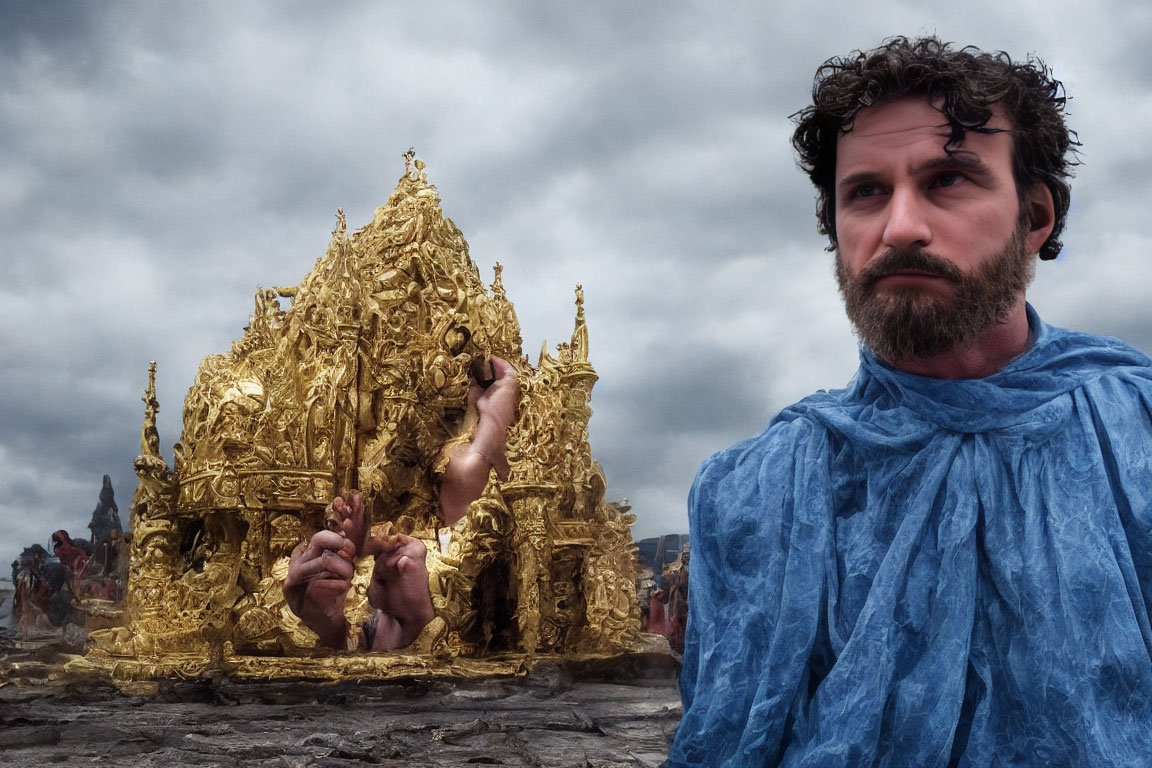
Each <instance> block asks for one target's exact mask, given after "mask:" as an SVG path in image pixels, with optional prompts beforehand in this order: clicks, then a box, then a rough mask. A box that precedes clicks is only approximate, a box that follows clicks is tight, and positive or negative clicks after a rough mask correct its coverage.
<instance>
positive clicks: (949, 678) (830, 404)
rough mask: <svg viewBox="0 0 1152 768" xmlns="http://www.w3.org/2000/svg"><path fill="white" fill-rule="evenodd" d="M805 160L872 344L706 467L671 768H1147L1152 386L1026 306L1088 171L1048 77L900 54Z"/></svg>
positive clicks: (962, 56) (1105, 349) (1085, 338)
mask: <svg viewBox="0 0 1152 768" xmlns="http://www.w3.org/2000/svg"><path fill="white" fill-rule="evenodd" d="M813 100H814V103H813V105H812V106H810V107H808V108H807V109H804V110H803V111H801V112H799V113H797V115H796V116H795V119H796V122H797V127H796V131H795V134H794V136H793V143H794V145H795V147H796V148H797V150H798V152H799V155H800V164H801V166H802V167H803V168H804V169H805V170H806V171H807V172H808V173H809V175H810V176H811V178H812V180H813V182H814V183H815V185H816V187H817V190H818V200H819V202H818V216H819V221H820V224H821V230H822V231H823V232H825V233H826V234H827V235H828V236H829V239H830V241H831V248H830V249H831V250H833V251H834V252H835V254H836V275H837V278H838V281H839V284H840V290H841V293H842V294H843V297H844V300H845V305H846V308H847V312H848V315H849V318H850V319H851V320H852V323H853V324H854V326H855V327H856V330H857V333H858V335H859V336H860V339H861V341H862V342H863V344H862V348H861V353H860V358H861V363H860V369H859V371H858V373H857V375H856V377H855V378H854V379H853V380H852V382H851V383H850V384H849V386H848V388H847V389H845V390H840V391H834V392H822V393H818V394H816V395H813V396H811V397H809V398H807V399H805V400H803V401H801V402H799V403H797V404H795V405H793V406H791V407H789V408H787V409H785V410H784V411H783V412H782V413H780V414H779V415H778V416H777V417H776V418H775V419H774V420H773V422H772V423H771V424H770V425H769V427H768V429H767V430H766V431H765V432H764V433H763V434H761V435H760V436H759V437H756V438H754V439H752V440H749V441H746V442H744V443H740V444H738V445H736V446H733V447H731V448H729V449H727V450H725V451H722V452H720V453H719V454H717V455H715V456H713V457H712V458H710V459H709V460H708V461H706V462H705V463H704V465H703V466H702V468H701V470H700V473H699V475H698V476H697V478H696V482H695V484H694V486H693V490H692V493H691V497H690V500H689V504H690V522H691V532H692V551H693V558H692V560H693V562H692V572H691V591H690V594H689V601H690V607H689V620H688V633H687V643H686V649H685V653H684V667H683V672H682V691H683V698H684V716H683V720H682V723H681V725H680V728H679V730H678V732H677V734H676V740H675V742H674V744H673V746H672V749H671V752H670V756H669V760H668V765H670V766H690V765H691V766H695V765H709V766H711V765H725V766H765V765H768V766H775V765H784V766H820V767H821V768H826V767H827V766H871V765H885V766H944V765H958V766H1001V765H1004V766H1007V765H1029V766H1030V765H1052V766H1105V765H1107V766H1135V765H1147V764H1148V762H1149V760H1150V759H1152V703H1150V702H1152V629H1150V626H1149V619H1148V616H1149V610H1150V608H1152V472H1150V471H1149V461H1150V457H1152V407H1150V406H1152V368H1150V364H1152V363H1150V361H1149V359H1148V358H1147V357H1145V356H1144V355H1143V354H1141V353H1139V352H1137V351H1135V350H1134V349H1132V348H1130V347H1128V346H1126V345H1124V344H1123V343H1121V342H1118V341H1116V340H1114V339H1105V338H1099V337H1094V336H1089V335H1087V334H1082V333H1075V332H1070V331H1065V330H1061V329H1057V328H1053V327H1050V326H1047V325H1045V324H1044V323H1043V322H1042V321H1041V320H1040V318H1039V317H1038V316H1037V314H1036V313H1035V312H1034V311H1033V310H1032V309H1031V307H1029V306H1028V305H1027V304H1026V303H1025V288H1026V287H1027V285H1028V283H1029V281H1030V279H1031V277H1032V272H1033V265H1034V258H1035V256H1036V255H1037V254H1039V256H1040V258H1042V259H1047V258H1053V257H1054V256H1055V255H1056V253H1057V252H1058V251H1059V249H1060V243H1059V241H1058V240H1057V236H1058V235H1059V233H1060V231H1061V229H1062V227H1063V223H1064V217H1065V213H1066V212H1067V209H1068V186H1067V183H1066V179H1067V176H1068V166H1069V164H1070V162H1071V158H1070V157H1069V153H1070V151H1071V150H1072V149H1073V147H1074V146H1075V145H1076V142H1075V141H1074V140H1073V139H1072V137H1071V136H1070V133H1069V131H1068V129H1067V128H1066V126H1065V123H1064V119H1063V112H1062V110H1063V105H1064V99H1063V98H1062V89H1061V86H1060V84H1059V83H1058V82H1057V81H1055V80H1053V79H1052V78H1051V77H1050V76H1049V73H1048V70H1047V68H1046V67H1045V66H1044V65H1043V64H1042V63H1041V62H1039V61H1032V60H1029V61H1028V62H1026V63H1023V64H1021V63H1018V62H1012V61H1011V60H1010V59H1009V57H1008V56H1007V55H1006V54H1003V53H999V54H986V53H981V52H979V51H977V50H974V49H971V48H966V49H962V50H955V49H952V48H950V47H949V46H948V45H946V44H943V43H941V42H940V41H938V40H936V39H934V38H928V39H923V40H914V41H909V40H906V39H904V38H897V39H894V40H891V41H889V42H888V43H886V44H885V45H884V46H882V47H881V48H880V49H878V50H875V51H871V52H864V53H857V54H855V55H853V56H851V57H848V58H845V59H833V60H830V61H829V62H827V63H826V64H825V65H824V66H823V67H822V68H821V69H820V70H819V72H818V75H817V78H816V83H815V86H814V88H813Z"/></svg>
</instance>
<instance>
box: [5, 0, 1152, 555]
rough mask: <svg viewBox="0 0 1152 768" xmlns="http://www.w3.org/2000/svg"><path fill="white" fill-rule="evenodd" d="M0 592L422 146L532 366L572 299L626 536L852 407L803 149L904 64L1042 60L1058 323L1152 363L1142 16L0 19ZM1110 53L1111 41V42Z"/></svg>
mask: <svg viewBox="0 0 1152 768" xmlns="http://www.w3.org/2000/svg"><path fill="white" fill-rule="evenodd" d="M0 18H3V19H4V22H3V24H0V71H3V72H4V77H3V78H2V79H0V329H2V330H0V360H2V363H0V523H2V524H3V531H4V533H3V534H2V535H0V557H8V556H15V554H16V552H18V551H19V549H20V547H22V546H25V545H27V544H30V543H33V542H40V543H42V544H46V543H47V537H48V535H49V534H50V533H51V531H52V530H55V529H56V528H61V527H63V528H67V529H69V530H70V531H71V532H73V533H78V534H83V533H84V532H85V526H86V524H87V522H88V519H89V515H90V514H91V510H92V508H93V507H94V506H95V503H96V500H97V495H98V492H99V488H100V481H101V477H102V475H103V474H105V473H107V474H109V475H111V476H112V481H113V484H114V486H115V488H116V489H117V492H118V502H119V504H120V507H121V511H122V513H123V514H124V515H125V516H126V514H127V508H128V505H129V501H130V498H131V495H132V491H133V489H134V486H135V482H134V481H135V478H134V476H133V473H132V458H133V457H134V456H135V455H136V453H137V452H138V450H139V429H140V420H141V416H142V410H143V405H142V403H141V402H140V396H141V394H142V391H143V388H144V385H145V383H146V377H147V365H148V361H149V360H152V359H155V360H157V361H158V364H159V373H158V381H157V386H158V390H159V398H160V403H161V411H160V425H159V426H160V433H161V442H162V445H163V446H165V448H166V454H167V455H169V456H170V455H171V453H170V450H167V449H168V448H169V447H170V446H171V445H172V443H174V442H175V441H176V440H178V439H179V432H180V428H181V419H180V417H181V409H182V401H183V397H184V394H185V392H186V391H187V387H188V386H189V385H190V384H191V382H192V378H193V376H194V374H195V371H196V368H197V366H198V364H199V361H200V360H201V359H202V358H203V357H204V356H206V355H208V354H213V353H218V352H223V351H226V350H227V349H228V348H229V346H230V345H231V342H232V340H233V339H235V338H237V337H238V336H239V335H240V333H241V329H242V328H243V326H244V325H245V324H246V323H247V319H248V314H249V313H250V312H251V311H252V297H253V293H254V292H255V289H256V286H257V285H264V286H269V285H293V284H295V283H297V282H299V281H300V280H301V279H302V278H303V277H304V275H305V274H307V272H308V271H309V269H311V267H312V264H313V263H314V262H315V260H316V259H317V258H318V257H319V256H321V255H323V253H324V248H325V245H326V244H327V242H328V238H329V232H330V230H331V229H332V227H333V224H334V221H335V218H334V216H335V211H336V208H337V207H343V208H344V210H345V211H346V212H347V216H348V223H349V226H351V227H354V228H355V227H359V226H361V225H363V224H365V223H367V222H368V221H369V220H370V219H371V216H372V211H373V209H374V208H375V207H376V206H377V205H380V204H381V203H383V202H384V201H385V200H386V199H387V196H388V194H389V193H390V192H391V190H392V187H393V186H394V184H395V181H396V179H397V178H398V177H399V175H400V173H401V171H402V168H403V164H402V161H401V159H400V153H401V152H403V151H404V150H406V149H407V148H408V147H409V146H414V147H415V148H416V150H417V152H418V153H419V155H420V157H421V158H422V159H423V160H425V161H426V162H427V164H428V173H429V177H430V179H431V180H432V181H433V183H435V184H436V185H437V186H438V188H439V191H440V195H441V198H442V200H443V207H444V211H445V214H446V215H448V216H449V217H451V218H452V219H453V220H454V221H455V222H456V224H457V225H458V226H459V227H460V228H461V229H462V231H463V232H464V235H465V237H466V238H467V239H468V242H469V244H470V248H471V254H472V257H473V259H474V260H475V261H476V263H477V265H478V266H479V268H480V270H481V274H482V275H484V276H485V277H486V279H490V276H491V274H492V273H491V268H492V265H493V263H495V262H497V261H499V262H501V263H502V264H503V265H504V266H505V272H504V282H505V285H506V287H507V290H508V294H509V297H510V298H511V299H512V300H513V301H514V302H515V304H516V308H517V313H518V315H519V318H520V321H521V325H522V327H523V329H524V338H525V352H526V353H527V354H528V355H529V357H530V358H531V359H533V360H534V359H535V356H536V354H537V351H538V350H539V349H540V346H541V344H542V343H544V342H545V340H547V343H548V345H549V346H551V345H552V344H555V343H556V342H558V341H563V340H565V339H567V338H568V336H569V334H570V333H571V328H572V318H573V304H572V301H573V296H572V290H573V285H574V284H575V283H581V284H583V286H584V291H585V296H586V307H587V315H588V323H589V332H590V336H591V356H592V362H593V365H594V366H595V367H596V370H597V372H598V373H599V375H600V382H599V383H598V384H597V386H596V388H595V390H594V392H593V399H592V407H593V411H594V415H593V418H592V422H591V424H590V436H591V440H592V445H593V453H594V455H595V456H596V458H597V459H598V460H599V461H600V462H601V463H602V464H603V466H604V469H605V472H606V475H607V477H608V483H609V493H610V495H615V496H627V497H629V499H630V500H631V502H632V504H633V511H634V512H635V514H636V515H637V517H638V520H637V523H636V529H635V533H636V535H637V536H638V537H641V536H650V535H655V534H657V533H665V532H673V531H682V530H684V529H685V528H686V525H687V521H686V515H685V512H684V497H685V494H686V493H687V490H688V487H689V485H690V484H691V481H692V477H693V474H694V472H695V470H696V467H697V466H698V465H699V463H700V461H701V460H702V459H704V458H705V457H706V456H707V455H709V454H710V453H713V452H715V451H717V450H719V449H721V448H723V447H724V446H725V445H727V444H730V443H732V442H734V441H736V440H740V439H743V438H746V437H749V436H752V435H754V434H756V433H758V432H760V431H761V430H762V429H763V428H764V426H765V425H766V424H767V422H768V421H769V420H770V419H771V417H772V415H773V414H774V413H775V412H776V411H777V410H779V409H780V408H781V407H783V406H785V405H787V404H788V403H789V402H792V401H794V400H796V399H799V398H801V397H803V396H805V395H807V394H809V393H811V392H812V391H814V390H815V389H818V388H831V387H839V386H843V385H845V384H846V383H847V381H848V379H849V378H850V377H851V375H852V371H853V370H854V368H855V365H856V350H855V342H854V339H853V338H852V335H851V331H850V329H849V326H848V324H847V321H846V320H845V319H844V317H843V312H842V310H841V308H840V305H839V299H838V297H837V295H836V290H835V283H834V281H833V279H832V275H831V268H830V263H831V262H830V260H831V256H830V255H829V254H828V253H826V252H824V250H823V248H824V246H825V244H826V243H825V241H824V240H823V239H822V238H821V237H819V236H818V235H817V234H816V232H815V219H814V216H813V194H812V191H811V188H810V186H809V184H808V181H807V179H806V178H805V177H804V176H803V174H801V173H800V172H799V171H797V170H796V168H795V163H794V159H793V156H792V152H791V148H790V146H789V143H788V140H789V136H790V132H791V123H790V121H789V115H790V114H792V113H793V112H795V111H796V110H797V109H799V108H800V107H802V106H804V104H805V103H806V100H807V99H808V96H809V92H810V89H811V84H812V77H813V73H814V72H815V69H816V67H817V66H818V65H819V64H820V63H821V62H822V61H823V60H824V59H826V58H827V57H829V56H832V55H840V54H846V53H848V52H849V51H850V50H852V49H853V48H859V47H864V48H867V47H871V46H873V45H875V44H877V43H878V42H880V41H881V40H882V39H883V38H884V37H887V36H890V35H892V34H899V33H904V34H911V35H915V34H920V33H932V32H935V33H938V34H939V35H941V36H942V37H944V38H946V39H950V40H954V41H959V42H961V43H972V44H975V45H978V46H980V47H983V48H986V49H998V48H1005V49H1007V50H1009V51H1011V52H1012V53H1013V55H1015V56H1024V55H1026V54H1027V53H1030V52H1033V51H1035V52H1037V53H1039V54H1040V55H1042V56H1044V57H1045V59H1046V60H1047V61H1048V62H1049V63H1050V64H1051V65H1052V66H1053V68H1054V70H1055V72H1056V75H1057V76H1058V77H1061V78H1062V79H1064V80H1065V82H1066V84H1067V85H1068V90H1069V93H1070V95H1071V96H1072V97H1073V98H1072V101H1071V107H1070V111H1071V114H1072V124H1073V126H1074V127H1075V128H1076V129H1077V130H1079V132H1080V135H1081V138H1082V139H1083V141H1084V145H1085V146H1084V165H1083V166H1082V167H1081V168H1079V169H1078V173H1077V178H1076V180H1075V182H1074V185H1073V198H1074V205H1073V210H1072V214H1071V217H1070V220H1069V225H1068V230H1067V235H1066V238H1065V242H1066V249H1065V255H1064V256H1062V257H1061V258H1060V259H1059V260H1057V261H1056V262H1054V263H1051V264H1042V265H1040V267H1039V269H1038V276H1037V281H1036V285H1035V286H1034V288H1033V291H1032V293H1031V296H1032V299H1033V302H1034V304H1035V305H1036V306H1037V307H1038V309H1039V310H1040V312H1041V314H1042V315H1043V316H1044V317H1045V319H1046V320H1048V321H1049V322H1053V323H1055V324H1058V325H1066V326H1073V327H1080V328H1085V329H1088V330H1093V331H1098V332H1105V333H1112V334H1114V335H1118V336H1121V337H1123V338H1127V339H1128V340H1130V341H1132V342H1134V343H1136V344H1138V345H1140V346H1142V347H1143V348H1145V349H1152V321H1149V319H1148V318H1147V316H1146V313H1145V310H1144V307H1145V306H1146V304H1147V299H1146V296H1147V289H1146V288H1145V285H1146V284H1147V282H1148V278H1149V271H1150V268H1149V267H1148V265H1147V264H1146V263H1145V259H1144V258H1143V254H1145V253H1147V252H1148V250H1149V247H1150V245H1152V244H1150V243H1149V237H1148V235H1147V234H1146V230H1145V228H1144V227H1143V220H1144V218H1145V215H1144V210H1143V209H1144V207H1145V205H1144V201H1145V200H1146V199H1147V198H1148V195H1147V191H1148V185H1149V183H1150V182H1149V180H1148V179H1149V176H1148V174H1147V169H1148V167H1149V165H1150V164H1152V158H1150V153H1152V149H1150V148H1149V143H1148V142H1147V141H1145V140H1143V137H1142V136H1140V135H1139V133H1140V131H1141V126H1143V125H1144V124H1147V123H1148V122H1149V121H1148V117H1149V115H1152V89H1150V87H1149V85H1148V83H1149V82H1150V80H1149V78H1148V76H1147V74H1148V72H1149V70H1150V69H1152V54H1149V53H1148V52H1147V50H1146V48H1147V46H1146V41H1147V40H1148V39H1150V37H1152V34H1150V33H1152V14H1150V12H1148V11H1146V10H1143V9H1138V8H1132V7H1130V5H1129V4H1121V3H1120V2H1118V0H1117V1H1115V2H1105V3H1104V4H1103V6H1101V7H1099V8H1098V9H1097V10H1096V11H1094V12H1093V13H1092V14H1089V15H1085V14H1082V13H1077V12H1076V11H1075V10H1062V9H1060V8H1055V7H1053V6H1052V5H1051V4H1050V3H1041V2H1039V0H1025V1H1024V2H1021V3H1015V4H1006V3H996V2H992V0H978V1H977V2H975V3H974V4H968V5H965V6H962V7H961V6H957V7H954V8H946V9H940V10H931V9H925V8H923V7H922V4H921V5H917V4H911V3H907V2H903V1H902V0H881V2H876V3H871V4H869V5H868V6H867V7H863V6H861V7H859V8H851V9H847V10H846V9H845V8H844V7H843V6H837V5H835V4H826V7H825V4H813V3H798V2H781V1H780V0H774V1H771V2H764V3H748V2H731V3H715V2H709V3H705V2H689V3H678V4H675V5H669V4H667V3H656V2H637V3H627V4H624V3H613V2H591V3H579V4H576V3H541V2H537V1H536V0H520V1H513V0H506V1H504V2H499V1H497V2H490V3H483V4H479V3H464V2H444V3H434V4H432V3H425V4H412V3H408V4H401V3H369V2H347V3H329V4H317V3H307V2H277V3H272V2H252V3H228V4H225V3H200V2H197V3H192V2H172V3H164V4H155V3H145V2H136V1H132V0H112V1H110V2H105V3H86V2H53V3H35V2H21V1H14V0H0ZM1116 18H1123V19H1124V20H1125V21H1124V23H1123V24H1116V23H1115V21H1114V19H1116Z"/></svg>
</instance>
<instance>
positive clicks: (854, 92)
mask: <svg viewBox="0 0 1152 768" xmlns="http://www.w3.org/2000/svg"><path fill="white" fill-rule="evenodd" d="M949 46H950V43H945V42H941V41H940V40H939V38H936V37H925V38H919V39H915V40H909V39H908V38H906V37H894V38H891V39H889V40H885V41H884V43H883V45H881V46H880V47H879V48H877V49H876V50H874V51H854V52H853V53H852V54H850V55H849V56H847V57H843V58H833V59H829V60H828V61H826V62H824V64H823V65H822V66H821V67H820V68H819V69H818V70H817V71H816V78H815V81H814V83H813V85H812V106H809V107H806V108H804V109H802V110H800V111H799V112H796V113H795V114H793V115H792V120H793V121H794V122H795V124H796V131H795V133H793V134H792V146H793V147H795V148H796V152H797V153H798V155H799V157H798V164H799V165H800V167H801V168H802V169H803V170H804V171H805V172H806V173H807V174H808V177H809V178H811V179H812V183H813V184H815V185H816V189H817V201H816V216H817V219H818V220H819V230H820V233H821V234H823V235H827V236H828V239H829V241H830V244H829V250H834V249H835V248H836V246H837V242H836V211H835V196H834V194H833V184H834V181H835V179H834V176H835V171H836V141H837V139H838V138H839V137H840V136H841V135H843V134H844V133H847V132H848V131H851V130H852V125H853V121H854V120H855V117H856V115H857V113H859V111H860V110H861V109H864V108H865V107H870V106H873V105H876V104H879V103H881V102H884V101H888V100H891V99H897V98H901V97H904V96H923V97H925V98H927V99H928V100H930V101H932V102H933V103H937V102H939V104H940V111H941V112H942V113H943V115H944V117H945V118H946V119H947V120H948V123H949V125H950V126H951V128H952V133H951V136H950V137H949V139H948V141H947V143H945V145H944V150H945V151H946V152H947V151H949V149H950V148H951V147H953V146H955V145H957V144H959V143H960V142H962V141H963V140H964V134H965V132H966V131H976V132H978V133H996V132H998V130H997V129H995V128H989V127H988V121H989V120H990V119H991V118H992V106H993V105H994V104H1000V105H1001V106H1002V107H1003V108H1004V111H1005V113H1006V115H1007V116H1008V118H1009V119H1010V120H1011V125H1012V127H1011V129H1010V132H1011V134H1012V139H1013V152H1012V165H1013V167H1012V170H1013V175H1014V177H1015V181H1016V191H1017V195H1018V197H1019V198H1020V200H1021V201H1022V202H1023V200H1024V198H1025V195H1026V193H1027V191H1028V190H1029V189H1031V188H1032V187H1033V185H1034V184H1035V183H1036V182H1038V181H1039V182H1043V183H1044V184H1045V185H1047V187H1048V189H1049V190H1051V192H1052V201H1053V203H1054V204H1055V212H1056V217H1055V222H1054V224H1053V227H1052V234H1051V235H1049V237H1048V239H1047V240H1045V241H1044V244H1043V246H1041V248H1040V258H1041V259H1054V258H1056V254H1058V253H1059V252H1060V247H1061V243H1060V240H1059V239H1058V238H1059V235H1060V233H1061V231H1062V230H1063V229H1064V219H1065V217H1066V215H1067V213H1068V201H1069V195H1070V188H1069V186H1068V179H1069V177H1071V175H1072V173H1071V168H1072V166H1074V165H1077V164H1078V160H1077V153H1076V147H1079V146H1080V142H1079V140H1078V138H1077V135H1076V132H1075V131H1072V130H1070V129H1069V128H1068V126H1067V125H1066V124H1065V122H1064V116H1065V111H1064V108H1065V102H1066V100H1067V96H1066V94H1065V92H1064V86H1063V84H1062V83H1061V82H1060V81H1059V80H1056V79H1054V78H1053V77H1052V76H1051V72H1050V71H1049V69H1048V67H1047V66H1046V65H1045V64H1044V62H1042V61H1040V60H1039V59H1037V58H1034V57H1032V56H1029V57H1028V58H1027V60H1025V61H1024V62H1022V63H1021V62H1013V61H1012V58H1011V57H1010V56H1009V55H1008V54H1007V53H1004V52H1003V51H998V52H995V53H985V52H984V51H981V50H979V49H977V48H974V47H972V46H968V47H965V48H961V49H959V50H954V49H952V48H950V47H949Z"/></svg>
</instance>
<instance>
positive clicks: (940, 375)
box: [889, 296, 1032, 379]
mask: <svg viewBox="0 0 1152 768" xmlns="http://www.w3.org/2000/svg"><path fill="white" fill-rule="evenodd" d="M1031 343H1032V341H1031V338H1030V334H1029V329H1028V310H1027V309H1026V307H1025V304H1024V297H1023V296H1021V297H1020V300H1019V302H1017V304H1016V306H1014V307H1013V308H1012V311H1011V312H1010V313H1009V314H1008V319H1007V320H1005V321H1004V322H1003V323H999V324H997V325H994V326H992V327H990V328H988V329H987V330H986V331H984V332H983V333H982V334H980V335H979V336H977V337H976V338H974V339H972V340H971V341H970V342H968V343H967V344H963V345H961V346H959V347H956V348H955V349H952V350H949V351H948V352H944V353H942V354H939V355H933V356H932V357H921V358H911V359H909V360H902V361H899V362H895V363H893V362H889V365H891V366H892V367H893V368H895V369H896V370H899V371H904V372H905V373H914V374H916V375H917V376H930V377H932V378H935V379H982V378H984V377H985V376H991V375H992V374H994V373H996V372H997V371H999V370H1000V369H1001V368H1003V367H1004V366H1006V365H1007V364H1008V363H1010V362H1012V361H1013V360H1015V359H1016V358H1017V357H1019V356H1020V355H1022V354H1024V353H1025V352H1027V351H1028V348H1029V347H1030V346H1031Z"/></svg>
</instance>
